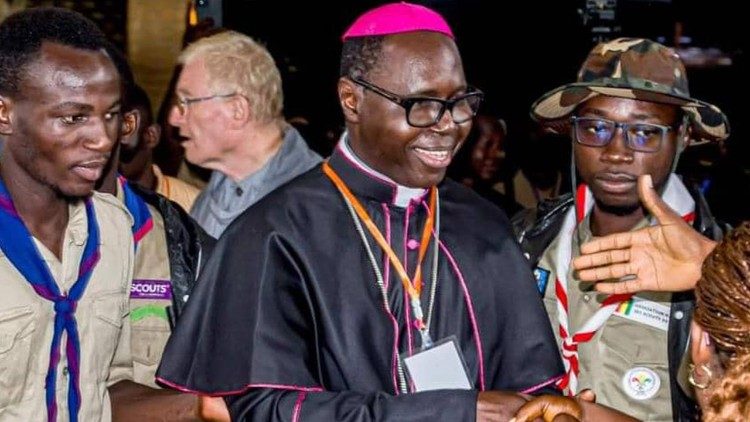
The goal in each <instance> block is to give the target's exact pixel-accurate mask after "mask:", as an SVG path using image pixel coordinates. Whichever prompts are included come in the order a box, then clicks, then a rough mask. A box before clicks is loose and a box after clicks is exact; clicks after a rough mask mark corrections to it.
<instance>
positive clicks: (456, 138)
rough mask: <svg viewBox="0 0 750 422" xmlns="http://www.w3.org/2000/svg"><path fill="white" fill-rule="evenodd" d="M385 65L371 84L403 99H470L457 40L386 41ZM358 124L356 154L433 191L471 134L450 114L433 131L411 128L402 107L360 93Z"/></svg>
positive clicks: (430, 36) (411, 36)
mask: <svg viewBox="0 0 750 422" xmlns="http://www.w3.org/2000/svg"><path fill="white" fill-rule="evenodd" d="M382 49H383V50H382V53H381V56H380V63H379V65H378V66H377V67H376V69H374V70H373V71H371V72H369V74H368V75H366V77H365V78H366V79H367V82H369V83H371V84H373V85H376V86H378V87H381V88H383V89H385V90H387V91H390V92H392V93H394V94H396V95H398V96H400V97H402V98H406V97H414V96H419V97H434V98H440V99H444V100H448V99H453V98H456V97H457V96H460V95H462V94H464V93H466V90H467V85H466V80H465V77H464V70H463V65H462V64H461V57H460V56H459V53H458V49H457V47H456V44H455V43H454V42H453V40H452V39H451V38H449V37H447V36H445V35H442V34H438V33H433V32H414V33H407V34H398V35H391V36H388V37H386V39H385V41H384V43H383V46H382ZM359 89H361V90H362V92H361V102H360V104H359V111H358V114H359V122H358V124H357V125H356V128H355V131H356V132H357V133H356V134H353V135H354V136H352V140H351V143H352V145H351V146H352V149H353V150H354V152H355V153H356V154H357V155H358V156H359V157H360V158H361V159H362V160H364V161H365V162H366V163H367V164H368V165H370V166H371V167H372V168H374V169H375V170H377V171H379V172H381V173H383V174H384V175H386V176H388V177H390V178H391V179H393V180H394V181H395V182H397V183H399V184H401V185H404V186H409V187H423V188H426V187H430V186H433V185H435V184H437V183H439V182H440V181H441V180H442V179H443V177H445V171H446V168H447V167H448V164H450V162H451V160H452V158H453V156H454V154H455V153H456V151H457V150H458V148H459V147H460V146H461V144H462V143H463V141H464V139H465V138H466V136H467V135H468V133H469V130H470V129H471V120H469V121H467V122H465V123H461V124H456V123H454V121H453V116H452V113H451V112H449V111H446V112H445V113H443V116H442V117H441V118H440V120H439V121H438V122H437V123H436V124H434V125H432V126H429V127H425V128H418V127H414V126H411V125H409V123H408V122H407V119H406V113H405V110H404V108H403V107H401V106H400V105H398V104H396V103H394V102H392V101H390V100H388V99H387V98H384V97H382V96H381V95H378V94H377V93H374V92H372V91H370V90H367V89H365V88H362V87H359Z"/></svg>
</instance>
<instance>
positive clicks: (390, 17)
mask: <svg viewBox="0 0 750 422" xmlns="http://www.w3.org/2000/svg"><path fill="white" fill-rule="evenodd" d="M415 31H431V32H439V33H441V34H445V35H447V36H449V37H451V38H453V31H451V28H450V26H448V23H447V22H446V21H445V19H443V17H442V16H440V14H439V13H437V12H435V11H434V10H432V9H428V8H426V7H424V6H420V5H418V4H412V3H406V2H401V3H390V4H386V5H384V6H379V7H376V8H375V9H372V10H369V11H367V12H365V13H363V14H362V15H360V16H359V17H358V18H357V20H355V21H354V23H353V24H352V26H350V27H349V29H347V30H346V32H344V35H343V36H342V37H341V40H342V41H346V40H348V39H349V38H356V37H370V36H374V35H392V34H401V33H404V32H415Z"/></svg>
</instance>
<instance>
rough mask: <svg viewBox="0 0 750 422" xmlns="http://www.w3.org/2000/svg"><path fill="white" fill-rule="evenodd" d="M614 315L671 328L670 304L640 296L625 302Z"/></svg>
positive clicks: (662, 328)
mask: <svg viewBox="0 0 750 422" xmlns="http://www.w3.org/2000/svg"><path fill="white" fill-rule="evenodd" d="M614 315H617V316H619V317H622V318H625V319H629V320H631V321H635V322H640V323H641V324H646V325H648V326H651V327H654V328H658V329H660V330H664V331H667V329H668V328H669V306H667V305H662V304H661V303H658V302H653V301H650V300H646V299H640V298H638V297H633V298H631V299H630V300H628V301H627V302H623V303H622V304H621V305H620V306H618V307H617V310H616V311H615V313H614Z"/></svg>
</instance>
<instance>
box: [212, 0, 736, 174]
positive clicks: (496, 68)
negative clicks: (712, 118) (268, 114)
mask: <svg viewBox="0 0 750 422" xmlns="http://www.w3.org/2000/svg"><path fill="white" fill-rule="evenodd" d="M208 1H210V0H208ZM383 3H385V2H382V1H364V0H360V1H323V2H312V1H307V2H288V1H276V2H273V1H267V0H263V1H259V0H224V16H223V20H224V21H223V23H224V26H226V27H229V28H232V29H236V30H239V31H241V32H244V33H246V34H248V35H250V36H253V37H255V38H257V39H259V40H261V41H263V42H264V43H266V45H267V46H268V48H269V50H270V51H271V53H272V54H273V55H274V57H275V58H276V60H277V62H278V63H279V67H280V68H281V69H282V72H283V73H284V75H283V78H284V90H285V95H286V114H287V116H288V117H292V116H295V115H304V116H306V117H308V118H309V119H310V120H311V121H312V123H313V124H314V125H315V126H336V125H340V124H341V117H340V113H339V111H338V104H337V103H336V94H335V86H336V79H337V76H338V59H339V54H340V48H341V41H340V36H341V34H342V33H343V32H344V30H345V29H346V28H347V27H348V25H349V24H350V23H351V22H352V21H353V20H354V18H355V17H356V16H358V15H359V14H360V13H362V12H363V11H365V10H367V9H369V8H371V7H374V6H377V5H379V4H383ZM418 3H421V4H425V5H427V6H429V7H431V8H433V9H436V10H438V11H439V12H441V13H442V14H443V15H444V16H446V18H447V20H448V22H449V23H450V24H451V26H452V27H453V30H454V32H455V34H456V41H457V43H458V46H459V49H460V51H461V53H462V56H463V58H464V68H465V70H466V74H467V80H468V81H469V83H470V84H473V85H475V86H477V87H479V88H480V89H482V90H483V91H484V92H485V93H486V94H487V95H486V102H485V104H484V106H483V111H484V112H487V113H489V114H492V115H496V116H498V117H502V118H504V119H505V120H506V121H507V122H508V127H509V132H510V138H512V139H516V140H518V139H522V138H523V137H525V136H526V134H527V131H528V126H529V125H530V121H529V119H528V117H527V116H528V109H529V106H530V105H531V103H532V102H533V101H534V100H535V99H536V98H537V97H539V96H540V95H541V94H543V93H544V92H545V91H547V90H549V89H552V88H554V87H556V86H558V85H561V84H564V83H567V82H572V81H573V80H574V79H575V75H576V72H577V70H578V66H579V65H580V63H581V62H582V61H583V59H584V57H585V56H586V53H587V52H588V51H589V50H590V48H591V47H592V46H593V45H594V44H595V41H594V38H595V35H596V34H594V33H592V28H593V27H595V26H597V23H598V24H599V25H598V26H600V27H610V28H612V29H615V30H616V29H617V28H620V29H621V30H620V32H619V34H617V35H620V36H643V37H649V38H652V39H657V38H658V37H663V40H664V41H663V42H664V43H665V44H667V45H674V42H673V38H674V28H675V22H677V21H679V22H682V24H683V34H684V35H686V36H689V37H691V39H692V40H691V44H690V45H693V46H699V47H716V48H719V49H721V50H722V51H724V52H725V53H727V54H729V55H730V57H731V58H732V59H733V65H732V66H728V67H726V66H725V67H714V68H700V69H699V68H689V69H688V78H689V80H690V85H691V93H692V94H693V95H694V96H695V97H698V98H700V99H703V100H706V101H709V102H712V103H714V104H717V105H719V107H720V108H722V109H723V110H724V111H725V112H726V113H727V114H728V115H729V120H730V122H731V123H732V129H733V134H732V138H731V141H730V144H735V145H732V148H734V149H735V150H736V151H738V152H739V151H741V153H742V155H743V156H747V154H745V152H747V151H748V148H747V145H746V144H747V142H744V131H745V127H744V122H743V121H742V120H743V119H742V117H741V116H740V115H739V113H740V110H741V108H740V98H741V94H740V93H741V92H747V85H748V84H747V77H743V76H742V75H744V74H746V72H745V70H746V69H745V67H746V65H745V57H744V55H743V48H744V45H740V40H739V36H740V34H741V33H745V32H746V31H745V30H744V27H743V25H745V24H746V23H745V19H744V16H745V15H744V14H743V13H740V12H739V11H740V9H741V6H740V4H741V3H742V2H732V1H729V0H712V1H710V2H709V1H682V2H680V1H643V0H641V1H637V0H635V1H634V0H630V1H623V0H620V1H619V2H618V1H613V0H609V1H608V2H606V1H605V2H600V3H603V4H607V3H608V4H609V5H614V8H613V9H612V10H613V11H614V13H615V16H614V20H609V21H608V20H601V19H597V15H596V14H595V13H594V14H591V15H593V16H592V18H593V19H590V20H589V22H588V23H587V24H586V25H584V22H583V18H582V14H581V13H580V12H579V11H586V10H593V9H587V8H586V5H587V4H589V5H593V4H595V3H596V2H593V1H588V2H586V1H582V0H579V1H572V0H563V1H553V0H550V1H543V2H532V1H497V2H491V1H480V0H441V1H421V2H418ZM605 9H606V7H605ZM313 17H315V18H313ZM609 37H610V38H611V37H613V36H612V35H609ZM743 41H744V40H743ZM311 142H315V141H313V140H311ZM745 167H747V166H745Z"/></svg>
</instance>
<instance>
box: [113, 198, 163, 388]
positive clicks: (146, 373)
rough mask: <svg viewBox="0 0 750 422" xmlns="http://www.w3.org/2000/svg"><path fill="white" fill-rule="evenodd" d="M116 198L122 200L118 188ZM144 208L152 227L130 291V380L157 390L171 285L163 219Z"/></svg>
mask: <svg viewBox="0 0 750 422" xmlns="http://www.w3.org/2000/svg"><path fill="white" fill-rule="evenodd" d="M117 198H118V199H120V200H121V201H124V198H125V196H124V193H123V192H122V188H121V187H120V185H119V184H118V185H117ZM147 206H148V210H149V211H150V212H151V219H152V220H153V227H152V229H151V230H150V231H149V232H148V233H146V235H145V236H144V237H143V238H142V239H141V240H140V242H138V247H137V248H136V252H135V270H134V272H133V284H132V287H131V290H130V325H131V330H132V336H131V343H132V345H131V349H132V354H133V380H134V381H135V382H137V383H139V384H143V385H147V386H149V387H154V388H159V386H158V385H157V384H156V382H155V381H156V369H157V368H158V367H159V362H160V361H161V355H162V353H163V352H164V346H166V344H167V340H168V339H169V335H170V333H171V330H170V327H169V318H168V317H167V307H168V306H171V305H172V284H171V281H170V280H171V275H170V268H169V255H168V250H167V235H166V228H165V227H164V219H163V218H162V216H161V214H160V213H159V211H158V210H157V209H156V208H154V207H152V206H151V205H148V204H147Z"/></svg>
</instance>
